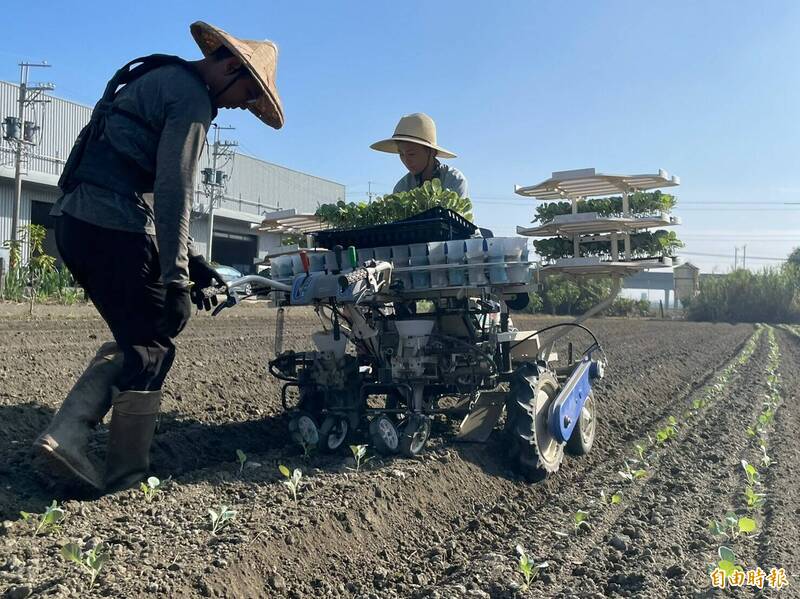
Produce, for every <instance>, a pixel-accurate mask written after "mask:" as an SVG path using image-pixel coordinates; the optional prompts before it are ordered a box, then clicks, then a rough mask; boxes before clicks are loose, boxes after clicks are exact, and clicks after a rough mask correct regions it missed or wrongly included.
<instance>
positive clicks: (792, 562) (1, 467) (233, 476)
mask: <svg viewBox="0 0 800 599" xmlns="http://www.w3.org/2000/svg"><path fill="white" fill-rule="evenodd" d="M4 308H5V309H6V310H7V311H8V312H13V309H10V308H6V307H4V306H0V451H1V452H2V453H1V454H0V455H2V458H3V459H2V460H0V518H2V519H4V520H5V522H4V523H3V526H2V529H0V548H1V549H2V553H1V554H0V555H1V557H0V591H2V590H3V588H5V589H6V591H5V592H6V596H8V597H26V596H29V595H32V596H52V597H72V596H75V597H77V596H92V595H97V596H108V597H145V596H147V597H149V596H165V597H195V596H206V597H236V598H239V597H363V598H373V597H374V598H381V599H382V598H384V597H386V598H389V597H419V598H422V597H442V598H449V597H605V596H635V597H653V598H655V597H659V598H660V597H694V596H706V595H713V594H714V593H717V592H720V591H715V590H713V589H711V588H710V578H709V576H708V574H707V568H708V566H709V564H712V563H715V562H717V561H718V560H719V558H718V556H717V549H718V547H719V546H720V545H721V544H723V545H726V546H730V547H731V548H732V549H733V550H734V551H735V552H736V556H737V559H738V560H739V562H741V564H742V565H743V566H744V567H745V568H755V567H756V566H760V567H761V568H762V569H763V570H765V571H766V572H769V571H770V568H772V567H783V568H785V572H786V573H787V577H788V584H789V585H790V586H789V587H786V588H784V589H783V590H782V591H780V596H787V597H788V596H798V594H796V592H795V590H794V588H795V587H796V586H797V585H800V580H798V579H797V578H796V576H797V574H798V573H800V550H798V549H797V548H796V539H797V538H798V534H799V533H800V530H798V525H797V523H796V521H797V516H798V507H800V506H798V502H797V500H798V496H799V495H800V490H798V483H797V479H798V469H800V438H798V436H797V434H796V433H795V431H796V430H798V427H797V425H798V420H800V404H798V393H799V390H800V375H798V373H797V370H798V365H800V338H798V337H796V336H795V335H794V334H793V333H792V332H791V331H789V330H784V329H780V330H776V331H774V332H772V333H770V332H769V331H768V330H767V328H764V329H763V330H761V331H760V332H756V331H755V329H754V328H753V327H752V326H749V325H739V326H731V325H727V324H696V323H683V322H660V321H646V320H616V319H607V320H597V321H593V322H592V323H591V324H590V328H592V329H593V330H594V331H595V333H596V334H597V335H598V337H599V338H600V341H601V343H602V344H603V346H604V348H605V351H606V354H607V358H608V368H607V374H606V378H605V379H604V380H603V381H601V382H600V384H599V385H598V386H597V387H596V398H597V400H598V405H599V409H598V411H599V414H598V417H599V422H598V434H597V439H596V441H595V446H594V448H593V449H592V451H591V453H590V454H589V455H588V456H585V457H582V458H574V457H572V458H571V457H567V458H565V462H564V464H563V465H562V467H561V470H560V471H559V472H558V473H556V474H554V475H553V476H551V477H550V478H549V479H548V480H547V481H545V482H544V483H539V484H534V485H531V484H528V483H525V482H524V481H522V480H521V479H519V478H518V477H517V476H516V475H515V474H514V473H513V472H512V471H510V469H509V465H508V464H507V463H506V461H505V460H504V458H503V456H504V455H505V450H504V446H503V440H502V437H501V436H500V435H497V436H496V437H493V438H491V439H490V440H489V442H488V443H486V444H482V445H466V444H458V443H455V442H454V441H453V439H452V438H451V437H452V432H453V428H452V426H448V425H446V424H445V423H443V422H441V423H438V424H437V426H436V428H435V431H436V434H435V438H434V440H433V441H432V443H431V444H430V447H429V448H428V449H427V450H426V452H425V453H424V454H423V455H422V456H420V457H419V458H417V459H413V460H412V459H401V458H397V459H391V460H390V459H382V458H377V457H375V458H372V459H371V460H370V461H368V462H367V463H366V464H365V465H362V467H361V469H360V470H359V471H355V467H354V463H353V460H352V458H350V457H347V456H344V455H341V456H313V457H310V458H306V457H304V456H303V455H302V452H301V451H299V449H298V448H297V447H294V446H292V445H290V444H289V443H288V441H287V435H286V433H285V430H286V419H285V417H284V415H283V413H282V409H281V407H280V387H279V386H278V385H277V384H276V381H274V380H273V379H272V378H271V377H270V376H269V375H268V374H267V373H266V372H265V365H266V360H267V359H268V358H269V357H270V356H271V355H272V345H273V340H274V334H273V328H274V313H272V312H270V311H269V310H267V309H264V308H263V307H262V306H260V305H250V306H243V307H241V308H240V309H238V310H235V311H228V313H223V315H221V316H219V317H217V318H215V319H211V318H210V317H206V316H202V317H198V318H194V319H193V320H192V322H191V323H190V326H189V327H188V328H187V330H186V331H185V332H184V334H183V335H182V336H181V338H180V339H179V350H178V358H177V360H176V364H175V366H174V368H173V370H172V371H171V373H170V376H169V377H168V382H167V386H166V389H165V400H164V404H163V408H162V409H163V412H164V414H163V417H162V422H161V424H160V428H159V432H158V434H157V436H156V442H155V447H154V451H153V458H154V464H153V467H154V470H155V473H156V474H157V475H158V476H159V477H161V479H162V480H164V481H165V482H164V484H163V490H161V491H160V492H159V493H158V494H157V496H156V498H155V499H154V500H153V501H152V502H151V503H148V502H146V501H145V500H144V497H143V494H142V493H141V491H138V490H131V491H126V492H121V493H117V494H114V495H108V496H105V497H101V498H78V499H75V498H72V499H66V500H65V501H64V502H63V507H64V509H65V511H66V519H65V521H64V523H63V525H62V527H61V529H60V530H56V531H48V532H45V533H43V534H39V535H37V536H34V535H33V531H34V528H35V525H34V524H33V523H32V522H31V521H23V520H22V519H20V517H19V512H20V511H21V510H22V511H27V512H35V513H41V512H42V511H43V509H44V507H45V506H46V505H48V504H49V503H50V502H51V501H52V500H53V499H54V498H57V499H64V498H63V497H62V496H61V495H59V494H58V493H59V490H58V489H55V488H50V487H48V486H47V485H46V481H41V480H40V479H39V478H37V476H36V475H35V473H34V472H33V471H32V469H31V462H30V456H29V452H28V448H29V446H30V442H31V441H32V440H33V439H34V438H35V436H36V435H37V434H38V432H40V430H41V429H42V428H44V427H45V426H46V424H47V422H48V420H49V418H50V416H51V415H52V413H53V411H54V410H55V409H56V407H57V406H58V405H59V403H60V401H61V399H62V397H63V395H64V393H65V392H66V390H67V389H68V388H69V386H70V385H71V384H72V382H74V380H75V379H76V378H77V376H78V375H79V374H80V373H81V372H82V370H83V368H84V366H85V364H86V363H87V362H88V360H89V359H90V358H91V356H92V355H93V352H94V350H95V349H96V348H97V347H98V346H99V345H100V343H102V342H103V341H105V340H107V338H108V332H107V330H106V329H105V326H104V325H103V323H102V321H100V320H99V319H98V318H97V317H95V316H94V315H93V312H92V310H91V308H87V307H80V308H70V309H50V310H47V309H44V308H39V311H40V312H41V313H40V314H39V315H37V316H35V317H34V319H30V320H29V319H26V318H24V317H23V316H22V315H19V314H17V313H10V314H5V315H3V309H4ZM515 321H516V324H517V326H520V328H527V327H533V326H536V324H539V325H541V322H542V319H530V318H524V317H515ZM317 328H318V323H317V321H316V316H315V315H314V314H313V313H312V312H309V311H306V310H302V309H292V310H289V311H288V312H287V329H286V330H287V334H286V336H285V339H284V347H285V348H286V349H297V350H300V349H307V348H308V347H309V345H310V333H311V332H313V331H314V330H316V329H317ZM771 339H774V341H771ZM748 340H750V341H748ZM770 343H774V344H777V346H778V348H779V351H780V362H779V366H778V371H779V374H780V381H779V383H778V384H779V390H780V394H781V397H782V402H781V404H780V407H779V408H778V410H777V413H776V415H775V418H774V422H772V423H771V425H770V426H769V427H768V432H765V433H764V434H763V437H764V439H765V443H766V445H767V450H766V451H768V452H769V455H770V456H771V459H772V460H774V461H773V463H772V464H771V466H770V467H769V468H763V467H760V468H761V474H760V481H759V482H760V483H761V484H760V486H759V489H760V490H761V491H762V492H764V494H765V500H764V502H763V505H761V506H760V507H757V508H755V509H754V510H752V511H748V510H747V508H746V504H745V503H744V499H743V492H744V486H745V479H744V473H743V470H742V467H741V460H742V459H746V460H748V461H749V462H751V463H754V464H759V456H761V455H762V450H761V449H760V447H758V445H757V444H756V443H755V439H754V438H753V437H751V436H749V435H748V434H747V429H748V427H750V426H752V425H753V424H754V423H755V422H756V419H757V417H758V415H759V413H760V412H761V411H762V401H763V397H764V395H765V394H767V393H768V392H769V385H771V384H773V383H771V382H769V381H768V380H767V378H768V377H767V368H768V365H769V357H768V355H769V348H770ZM577 345H578V344H577V342H576V347H577ZM670 417H673V418H674V419H675V420H674V421H670ZM671 422H674V425H673V426H672V427H671V428H672V430H673V431H674V434H673V436H672V438H670V439H669V440H666V441H664V442H659V441H658V440H657V433H658V431H664V430H665V429H666V428H670V423H671ZM106 436H107V433H105V431H104V430H102V427H101V430H100V431H99V433H98V438H97V440H96V442H95V451H96V453H97V455H98V457H101V456H102V447H103V443H104V441H105V437H106ZM364 442H368V441H364ZM635 444H640V447H641V448H642V450H641V453H642V455H641V456H640V455H639V451H637V450H636V448H635ZM237 449H241V450H242V451H244V452H245V453H246V455H247V462H246V463H245V465H244V468H243V469H242V470H241V472H240V465H239V463H238V462H237V459H236V450H237ZM634 460H636V461H634ZM279 464H285V465H286V466H288V467H289V468H292V469H293V468H299V469H301V470H302V472H303V478H302V483H303V484H302V485H301V487H300V491H299V493H298V496H297V501H296V502H295V501H294V500H293V498H292V496H291V494H290V493H289V490H288V489H287V488H286V487H285V486H284V485H283V484H281V480H282V476H281V474H280V473H279V471H278V465H279ZM637 470H640V471H642V472H643V473H642V472H640V473H639V474H638V475H637V476H633V475H631V478H633V480H630V481H629V480H626V477H625V476H623V475H622V474H620V471H622V472H623V473H633V472H636V471H637ZM615 494H617V495H616V499H614V500H613V501H612V499H611V497H612V496H614V495H615ZM220 505H226V506H229V507H230V508H231V509H233V510H236V515H235V516H234V518H233V519H232V521H231V524H230V525H229V526H227V527H226V528H224V529H222V530H221V531H219V532H217V533H216V534H212V532H211V531H210V526H209V518H208V509H209V508H214V509H215V508H217V507H218V506H220ZM578 510H583V511H585V512H587V513H588V518H587V522H588V525H586V524H582V525H580V526H579V527H577V528H576V526H575V514H576V512H578ZM729 510H732V511H737V512H741V514H742V515H746V514H750V515H752V516H753V517H754V518H755V520H756V521H757V522H758V526H759V527H758V529H757V531H756V533H753V534H751V535H749V536H748V535H744V534H742V535H737V537H736V538H734V539H725V538H720V537H717V536H714V535H712V533H711V532H710V531H709V529H708V521H709V520H714V519H717V520H719V519H722V518H723V517H724V515H725V513H726V512H727V511H729ZM67 542H75V543H77V544H78V545H79V546H81V547H83V548H84V549H85V550H86V549H89V548H90V547H91V546H93V545H95V544H97V543H100V542H102V543H105V544H106V546H107V547H108V548H109V561H108V563H107V564H106V566H105V569H104V570H103V572H102V573H101V575H100V576H99V578H98V580H97V583H96V584H95V586H94V588H93V589H91V591H88V592H87V584H88V583H87V581H88V578H87V577H86V576H85V574H84V573H82V572H81V571H80V570H79V569H78V567H77V566H75V565H73V564H67V563H65V562H64V560H63V558H62V557H61V556H60V555H59V548H60V547H61V545H63V544H64V543H67ZM517 545H521V546H522V547H524V548H525V550H526V551H527V553H528V554H529V555H530V557H531V559H532V560H534V561H535V562H536V563H540V562H545V561H546V562H547V564H548V565H547V566H546V567H545V568H542V569H541V570H540V572H539V575H538V577H537V578H536V580H534V581H533V582H532V583H531V584H530V586H529V587H527V588H526V587H525V586H524V584H523V579H522V575H521V573H520V571H519V569H518V566H517V561H518V555H517V553H516V550H515V548H516V546H517ZM764 586H767V584H766V583H765V585H764ZM736 592H741V593H748V594H752V589H748V588H742V589H738V590H736Z"/></svg>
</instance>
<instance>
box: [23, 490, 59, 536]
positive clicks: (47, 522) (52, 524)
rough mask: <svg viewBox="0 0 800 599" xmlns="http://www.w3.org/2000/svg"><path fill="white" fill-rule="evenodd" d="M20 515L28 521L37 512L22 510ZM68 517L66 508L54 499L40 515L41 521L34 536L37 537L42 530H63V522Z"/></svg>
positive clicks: (44, 531)
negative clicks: (31, 512)
mask: <svg viewBox="0 0 800 599" xmlns="http://www.w3.org/2000/svg"><path fill="white" fill-rule="evenodd" d="M19 515H20V516H22V519H23V520H24V521H25V522H27V521H28V520H31V519H32V518H33V516H35V514H30V513H28V512H20V513H19ZM65 517H66V513H65V512H64V508H62V507H61V506H59V505H58V502H57V501H56V500H55V499H53V502H52V503H51V504H50V505H49V506H47V507H46V508H45V510H44V513H43V514H42V515H41V516H39V522H38V524H37V525H36V529H35V530H34V531H33V536H34V537H35V536H36V535H38V534H39V533H40V532H42V533H45V534H46V533H48V532H59V531H60V530H61V523H62V522H63V521H64V518H65Z"/></svg>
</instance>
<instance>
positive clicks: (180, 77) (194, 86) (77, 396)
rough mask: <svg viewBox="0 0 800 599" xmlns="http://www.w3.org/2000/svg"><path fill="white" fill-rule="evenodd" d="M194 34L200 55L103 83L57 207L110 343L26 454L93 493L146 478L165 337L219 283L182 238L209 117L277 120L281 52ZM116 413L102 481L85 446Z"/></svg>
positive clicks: (275, 123) (210, 30) (205, 30)
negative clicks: (249, 115)
mask: <svg viewBox="0 0 800 599" xmlns="http://www.w3.org/2000/svg"><path fill="white" fill-rule="evenodd" d="M191 33H192V36H193V37H194V39H195V41H196V42H197V44H198V45H199V46H200V49H201V50H202V52H203V55H204V58H202V59H201V60H196V61H186V60H183V59H180V58H178V57H175V56H166V55H152V56H148V57H145V58H142V59H137V60H136V61H133V62H131V63H129V64H128V65H125V67H123V68H122V69H120V70H119V71H118V72H117V73H116V75H115V76H114V78H113V79H112V80H111V81H109V83H108V86H107V87H106V90H105V93H104V95H103V97H102V99H101V100H100V101H99V102H98V103H97V105H96V106H95V109H94V111H93V113H92V118H91V121H90V122H89V124H88V125H87V126H86V127H85V128H84V129H83V131H81V134H80V135H79V136H78V139H77V140H76V142H75V146H74V147H73V150H72V152H71V154H70V156H69V159H68V160H67V164H66V165H65V168H64V173H63V175H62V177H61V180H60V181H59V187H60V188H61V190H62V191H63V194H64V195H63V196H62V197H61V198H60V199H59V200H58V202H57V203H56V205H55V207H54V209H53V212H52V214H53V215H54V216H56V217H57V218H56V227H55V229H56V241H57V243H58V249H59V252H60V253H61V256H62V258H63V259H64V262H65V264H66V265H67V267H68V268H69V269H70V271H71V272H72V274H73V275H74V277H75V279H76V280H77V281H78V283H80V285H81V286H82V287H83V288H84V289H85V290H86V292H87V293H88V295H89V297H90V299H91V300H92V302H93V303H94V305H95V307H96V308H97V310H98V312H100V315H101V316H102V317H103V319H104V320H105V321H106V323H107V324H108V326H109V328H110V329H111V332H112V333H113V335H114V342H112V343H106V344H104V345H103V346H102V347H101V348H100V349H99V351H98V352H97V355H96V356H95V357H94V359H93V360H92V361H91V362H90V364H89V366H88V368H87V369H86V371H85V372H84V373H83V375H82V376H81V377H80V379H79V380H78V381H77V383H76V384H75V386H74V387H73V388H72V390H71V391H70V392H69V394H68V395H67V397H66V399H65V400H64V403H63V404H62V406H61V408H60V409H59V411H58V413H57V414H56V415H55V417H54V418H53V421H52V422H51V424H50V426H49V427H48V428H47V430H46V431H44V432H43V433H42V434H41V435H40V436H39V437H38V438H37V439H36V441H35V442H34V450H35V452H36V454H37V455H38V457H39V460H38V463H37V465H38V466H39V467H41V468H42V469H43V470H44V471H45V472H46V473H47V474H48V475H55V476H58V477H59V478H64V477H65V478H66V479H67V480H69V481H72V482H76V481H77V482H81V483H83V484H87V485H90V486H91V487H93V488H95V489H97V490H105V491H114V490H117V489H123V488H128V487H130V486H133V485H135V484H137V483H138V482H139V481H140V480H142V478H143V477H144V476H145V475H146V473H147V470H148V468H149V465H150V460H149V455H150V445H151V442H152V439H153V434H154V431H155V426H156V419H157V417H158V413H159V407H160V403H161V387H162V384H163V383H164V378H165V377H166V375H167V372H169V369H170V367H171V366H172V362H173V360H174V358H175V344H174V342H173V341H174V339H175V337H176V336H177V335H178V334H179V333H180V332H181V331H182V330H183V328H184V326H185V325H186V323H187V321H188V320H189V316H190V313H191V308H192V303H194V304H195V305H196V306H197V307H198V308H200V309H203V308H205V309H206V310H208V309H210V308H211V302H210V301H209V300H208V299H207V298H205V296H204V295H203V289H204V288H207V287H209V286H212V285H214V284H220V285H222V284H224V283H223V282H222V278H221V277H220V276H219V274H218V273H217V272H216V271H215V270H214V269H213V268H211V266H209V264H208V263H207V262H206V261H205V260H204V259H203V258H202V256H200V255H197V254H195V253H194V252H193V250H192V248H191V246H190V243H189V242H190V240H189V216H190V214H191V207H192V198H193V194H194V181H195V174H196V171H197V162H198V159H199V156H200V153H201V151H202V148H203V143H204V141H205V137H206V132H207V131H208V128H209V126H210V124H211V121H212V120H213V119H214V118H215V116H216V114H217V109H218V108H242V109H245V108H246V109H248V110H250V111H251V112H253V113H254V114H255V115H256V116H257V117H258V118H259V119H261V120H262V121H263V122H265V123H266V124H268V125H270V126H271V127H274V128H275V129H279V128H280V127H281V126H282V125H283V108H282V106H281V101H280V97H279V95H278V90H277V87H276V84H275V76H276V69H277V59H278V51H277V48H276V46H275V45H274V44H273V43H272V42H269V41H252V40H244V39H238V38H236V37H234V36H232V35H230V34H228V33H226V32H225V31H222V30H221V29H218V28H217V27H214V26H212V25H208V24H206V23H203V22H196V23H194V24H192V26H191ZM134 65H135V66H134ZM120 86H122V88H121V89H119V88H120ZM213 302H214V303H216V300H213ZM112 407H113V413H112V416H111V426H110V436H109V441H108V451H107V456H106V468H105V473H104V475H101V474H100V473H99V472H98V471H97V469H96V468H95V467H94V465H93V464H92V462H91V461H90V460H89V458H88V456H87V447H88V441H89V437H90V436H91V432H92V430H93V428H94V427H95V425H96V424H97V423H98V422H99V421H100V420H102V418H103V416H104V415H105V414H106V413H107V412H108V411H109V409H111V408H112Z"/></svg>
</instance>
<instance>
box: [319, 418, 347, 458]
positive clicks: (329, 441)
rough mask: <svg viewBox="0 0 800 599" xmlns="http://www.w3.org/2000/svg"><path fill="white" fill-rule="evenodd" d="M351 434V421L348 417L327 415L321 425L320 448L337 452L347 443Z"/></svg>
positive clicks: (323, 450) (326, 451) (324, 450)
mask: <svg viewBox="0 0 800 599" xmlns="http://www.w3.org/2000/svg"><path fill="white" fill-rule="evenodd" d="M349 436H350V423H349V422H348V420H347V418H341V417H339V416H327V417H326V418H325V420H324V421H323V422H322V425H321V426H320V427H319V450H320V451H321V452H323V453H335V452H337V451H339V450H340V449H341V448H342V447H345V446H346V445H347V438H348V437H349Z"/></svg>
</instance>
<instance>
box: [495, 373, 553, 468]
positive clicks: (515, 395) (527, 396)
mask: <svg viewBox="0 0 800 599" xmlns="http://www.w3.org/2000/svg"><path fill="white" fill-rule="evenodd" d="M536 388H537V389H539V390H540V391H541V392H544V393H546V394H547V396H548V397H549V398H550V400H552V399H554V398H555V397H556V395H557V393H558V381H557V380H556V378H555V377H554V376H553V375H552V374H550V373H546V372H545V373H541V374H540V375H539V380H538V382H537V386H536ZM520 404H524V405H526V406H530V407H535V405H536V394H535V393H534V390H533V389H531V387H530V385H529V384H528V382H527V381H526V380H525V379H518V380H515V381H512V383H511V388H510V389H509V394H508V400H507V401H506V434H507V436H508V449H509V451H508V454H509V458H510V459H511V461H512V465H513V467H514V468H515V469H516V470H517V471H518V472H519V473H520V474H521V475H522V476H523V477H524V478H525V479H526V480H527V481H528V482H539V481H542V480H544V479H545V478H547V476H548V475H549V474H550V473H552V472H555V471H557V470H558V468H559V466H560V465H561V461H562V459H563V457H564V451H563V447H561V448H558V447H556V446H553V447H551V448H549V450H548V451H547V452H540V451H539V447H538V444H537V438H536V434H537V433H536V423H535V422H534V418H533V417H532V416H531V414H530V413H529V411H528V410H526V409H525V408H524V407H523V406H522V405H520Z"/></svg>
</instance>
